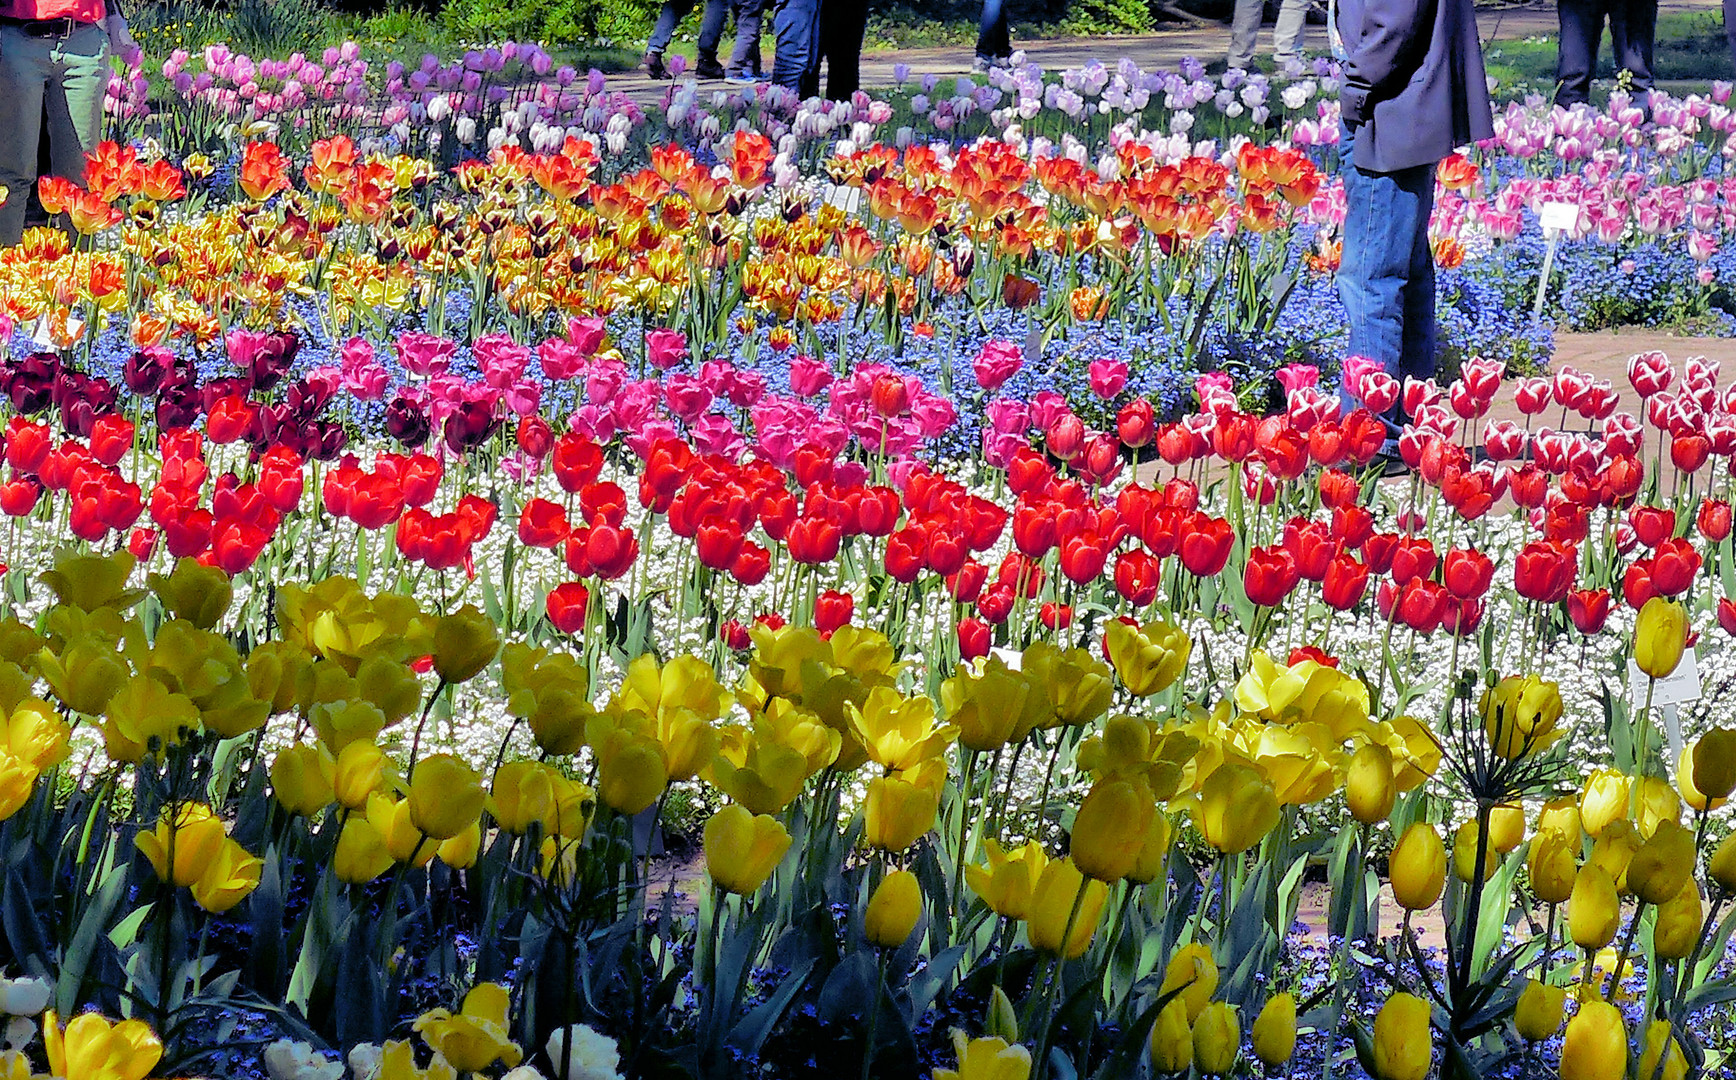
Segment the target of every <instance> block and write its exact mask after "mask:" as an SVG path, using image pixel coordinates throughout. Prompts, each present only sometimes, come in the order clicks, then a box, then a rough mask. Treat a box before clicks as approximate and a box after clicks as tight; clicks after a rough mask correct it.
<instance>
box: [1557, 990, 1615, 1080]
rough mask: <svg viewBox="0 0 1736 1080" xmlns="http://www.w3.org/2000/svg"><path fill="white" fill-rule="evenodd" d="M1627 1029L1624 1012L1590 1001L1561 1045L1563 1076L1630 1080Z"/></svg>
mask: <svg viewBox="0 0 1736 1080" xmlns="http://www.w3.org/2000/svg"><path fill="white" fill-rule="evenodd" d="M1627 1065H1628V1041H1627V1027H1626V1026H1625V1025H1624V1024H1623V1023H1622V1018H1621V1010H1620V1009H1618V1008H1616V1007H1615V1006H1614V1005H1611V1004H1610V1003H1609V1002H1607V1001H1587V1002H1585V1003H1583V1004H1581V1005H1580V1006H1579V1012H1578V1013H1577V1014H1575V1016H1574V1017H1573V1019H1572V1020H1569V1021H1568V1022H1567V1035H1566V1037H1565V1039H1563V1041H1562V1043H1561V1075H1562V1076H1571V1077H1573V1080H1621V1078H1622V1077H1625V1076H1627Z"/></svg>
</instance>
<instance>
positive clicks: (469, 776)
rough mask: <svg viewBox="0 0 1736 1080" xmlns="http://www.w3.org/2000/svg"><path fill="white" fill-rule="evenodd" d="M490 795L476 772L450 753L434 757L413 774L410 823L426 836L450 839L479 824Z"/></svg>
mask: <svg viewBox="0 0 1736 1080" xmlns="http://www.w3.org/2000/svg"><path fill="white" fill-rule="evenodd" d="M487 799H488V793H487V792H485V791H483V790H482V780H481V778H480V777H478V776H477V775H476V770H475V769H472V768H471V767H470V766H468V765H466V764H465V763H464V762H462V761H460V760H458V759H457V758H456V757H453V756H452V755H451V754H434V755H432V756H430V757H426V758H423V759H422V760H421V761H419V762H417V763H416V769H415V771H414V772H413V773H411V774H410V797H409V798H408V799H407V800H405V801H406V802H408V803H409V804H410V821H411V823H412V824H414V825H415V826H416V828H417V829H419V830H420V831H421V832H422V834H423V835H424V836H427V837H430V838H432V839H435V840H450V839H451V838H452V837H454V836H457V835H458V834H459V833H461V832H463V831H464V830H465V829H468V828H470V826H472V825H474V824H475V823H476V819H477V818H478V817H480V816H481V815H482V804H483V803H484V802H486V801H487Z"/></svg>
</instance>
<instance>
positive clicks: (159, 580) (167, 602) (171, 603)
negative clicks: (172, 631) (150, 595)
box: [145, 556, 235, 630]
mask: <svg viewBox="0 0 1736 1080" xmlns="http://www.w3.org/2000/svg"><path fill="white" fill-rule="evenodd" d="M145 581H146V583H147V584H149V585H150V587H151V591H152V592H154V593H156V594H157V598H158V599H160V600H161V601H162V602H163V606H164V607H165V608H168V609H169V613H170V614H171V615H173V616H174V617H175V618H177V619H186V620H187V621H188V622H190V623H192V624H193V625H194V626H197V627H198V628H199V629H201V630H209V629H211V628H212V627H213V626H216V625H217V620H219V619H221V618H222V617H223V615H224V613H226V612H227V611H228V610H229V604H230V602H231V601H232V600H234V598H235V587H234V586H233V585H232V584H230V582H229V575H228V574H225V573H224V572H223V570H222V569H221V568H220V567H216V566H205V565H204V564H202V563H200V562H199V560H198V559H195V558H192V557H191V556H183V557H181V558H179V559H177V560H175V567H174V569H173V570H172V571H170V572H169V573H167V574H148V575H146V577H145Z"/></svg>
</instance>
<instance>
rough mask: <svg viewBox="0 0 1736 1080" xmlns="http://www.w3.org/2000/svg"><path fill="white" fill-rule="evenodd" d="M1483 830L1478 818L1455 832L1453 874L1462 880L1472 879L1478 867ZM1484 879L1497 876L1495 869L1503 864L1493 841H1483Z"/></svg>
mask: <svg viewBox="0 0 1736 1080" xmlns="http://www.w3.org/2000/svg"><path fill="white" fill-rule="evenodd" d="M1480 836H1481V830H1479V829H1478V827H1477V819H1476V818H1472V819H1471V820H1469V821H1467V822H1465V823H1464V824H1463V825H1460V826H1459V828H1458V831H1457V832H1455V833H1453V875H1454V876H1455V877H1457V878H1458V879H1459V880H1460V881H1470V880H1471V875H1473V874H1475V873H1476V872H1477V871H1476V867H1477V848H1478V846H1479V837H1480ZM1482 847H1483V880H1484V881H1488V880H1489V879H1490V878H1492V877H1494V876H1495V871H1496V870H1498V869H1499V868H1500V866H1501V856H1500V854H1499V853H1498V852H1496V850H1495V845H1494V844H1492V843H1483V844H1482Z"/></svg>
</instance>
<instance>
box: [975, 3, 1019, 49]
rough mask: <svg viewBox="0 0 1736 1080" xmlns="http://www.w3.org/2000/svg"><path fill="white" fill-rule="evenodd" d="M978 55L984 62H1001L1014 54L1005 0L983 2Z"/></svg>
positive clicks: (979, 26) (978, 24) (978, 31)
mask: <svg viewBox="0 0 1736 1080" xmlns="http://www.w3.org/2000/svg"><path fill="white" fill-rule="evenodd" d="M976 54H977V55H978V56H980V57H982V58H983V59H984V60H1000V59H1003V58H1005V57H1008V56H1011V55H1012V54H1013V39H1012V34H1011V33H1010V32H1009V31H1008V30H1007V8H1006V4H1005V2H1004V0H983V14H982V19H981V21H979V22H978V23H977V46H976Z"/></svg>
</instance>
